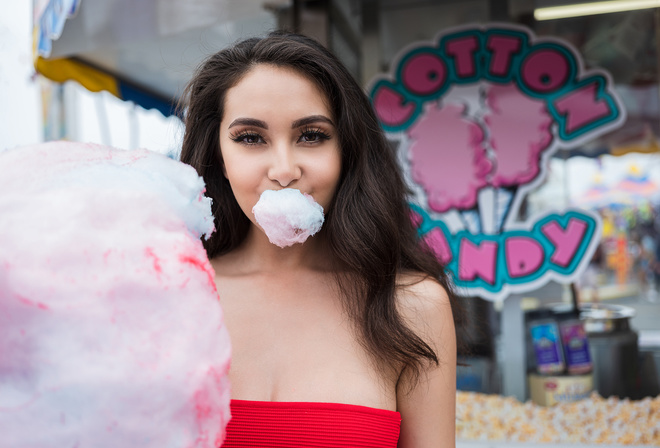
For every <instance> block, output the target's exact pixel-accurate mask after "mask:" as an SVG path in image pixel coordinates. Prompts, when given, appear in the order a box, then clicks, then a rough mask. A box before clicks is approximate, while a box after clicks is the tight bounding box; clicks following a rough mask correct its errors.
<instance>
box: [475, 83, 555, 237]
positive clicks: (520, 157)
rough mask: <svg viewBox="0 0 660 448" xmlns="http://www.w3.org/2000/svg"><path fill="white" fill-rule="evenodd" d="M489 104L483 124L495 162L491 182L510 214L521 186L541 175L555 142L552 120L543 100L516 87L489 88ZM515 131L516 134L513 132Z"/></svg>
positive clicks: (498, 86) (502, 218) (498, 198)
mask: <svg viewBox="0 0 660 448" xmlns="http://www.w3.org/2000/svg"><path fill="white" fill-rule="evenodd" d="M486 105H487V107H488V110H489V112H488V113H486V115H485V117H484V122H485V124H486V126H487V129H488V135H489V138H488V142H489V146H490V148H491V149H492V151H493V154H494V158H495V160H496V163H495V165H494V170H493V172H492V173H491V176H490V182H489V183H490V185H492V186H493V187H494V188H497V189H499V190H498V195H497V197H496V200H498V201H499V202H500V203H501V204H503V205H504V206H505V210H507V211H508V209H509V206H510V205H511V201H512V200H513V197H514V196H515V193H516V190H517V188H518V186H520V185H524V184H527V183H529V182H531V181H533V180H534V179H536V178H537V177H538V176H539V175H540V173H541V170H542V163H543V162H544V161H545V159H544V158H543V155H544V152H545V151H546V150H548V148H549V147H550V145H551V143H552V140H553V138H552V133H551V130H550V126H551V125H552V118H551V117H550V115H549V114H548V112H547V108H546V106H545V103H544V102H543V101H540V100H535V99H532V98H530V97H528V96H526V95H523V94H522V93H521V92H520V90H519V89H518V88H517V87H516V86H515V85H513V84H508V85H492V86H490V87H489V88H488V90H487V92H486ZM513 128H515V129H516V132H511V129H513ZM548 152H551V151H548ZM499 218H500V219H499V221H500V222H498V223H497V224H498V226H497V227H499V226H500V225H501V224H502V221H503V220H504V219H505V216H504V214H501V215H500V216H499Z"/></svg>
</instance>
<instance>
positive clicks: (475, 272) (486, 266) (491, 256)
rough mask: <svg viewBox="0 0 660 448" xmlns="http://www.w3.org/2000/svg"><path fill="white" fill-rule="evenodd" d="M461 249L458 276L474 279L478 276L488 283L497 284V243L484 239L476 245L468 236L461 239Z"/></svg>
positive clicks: (461, 278)
mask: <svg viewBox="0 0 660 448" xmlns="http://www.w3.org/2000/svg"><path fill="white" fill-rule="evenodd" d="M460 246H461V247H460V249H459V252H458V253H459V263H458V278H459V279H460V280H462V281H473V280H475V279H476V278H477V277H480V278H482V279H483V280H485V281H486V282H487V283H489V284H491V285H494V284H495V274H496V272H495V266H496V264H497V263H496V261H497V243H496V242H494V241H482V242H481V244H479V245H476V244H473V243H472V242H470V241H468V240H467V238H465V239H463V240H461V244H460Z"/></svg>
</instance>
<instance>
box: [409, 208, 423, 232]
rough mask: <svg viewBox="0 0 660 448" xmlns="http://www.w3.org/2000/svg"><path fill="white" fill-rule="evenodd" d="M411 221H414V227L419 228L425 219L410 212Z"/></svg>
mask: <svg viewBox="0 0 660 448" xmlns="http://www.w3.org/2000/svg"><path fill="white" fill-rule="evenodd" d="M410 221H412V223H413V226H415V227H416V228H419V226H421V225H422V222H424V218H422V215H420V214H419V213H417V212H415V211H413V210H410Z"/></svg>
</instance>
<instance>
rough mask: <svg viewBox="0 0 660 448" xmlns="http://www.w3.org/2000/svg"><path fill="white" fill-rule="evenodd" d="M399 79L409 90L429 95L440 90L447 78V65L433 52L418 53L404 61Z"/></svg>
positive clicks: (417, 93)
mask: <svg viewBox="0 0 660 448" xmlns="http://www.w3.org/2000/svg"><path fill="white" fill-rule="evenodd" d="M401 80H402V81H403V85H404V86H405V88H406V89H408V90H409V91H410V92H412V93H414V94H416V95H430V94H431V93H433V92H437V91H438V90H440V88H441V87H442V85H443V84H444V83H445V81H446V80H447V66H446V65H445V62H444V61H443V60H442V59H440V58H439V57H438V56H437V55H435V54H431V53H419V54H416V55H415V56H413V57H411V58H410V60H408V61H407V62H406V63H405V65H404V67H403V71H402V75H401Z"/></svg>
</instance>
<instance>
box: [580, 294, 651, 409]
mask: <svg viewBox="0 0 660 448" xmlns="http://www.w3.org/2000/svg"><path fill="white" fill-rule="evenodd" d="M634 315H635V310H634V309H633V308H630V307H627V306H622V305H607V304H585V305H582V306H581V307H580V319H582V320H583V321H584V326H585V330H586V331H587V337H588V339H589V350H590V352H591V359H592V363H593V369H594V370H593V373H594V388H595V389H596V390H597V391H598V393H599V394H600V395H601V396H603V397H610V396H617V397H619V398H632V399H636V398H638V396H637V395H638V387H637V376H638V372H637V370H638V368H637V367H638V357H639V347H638V335H637V332H635V331H634V330H633V329H632V328H631V326H630V319H631V318H632V317H633V316H634Z"/></svg>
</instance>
